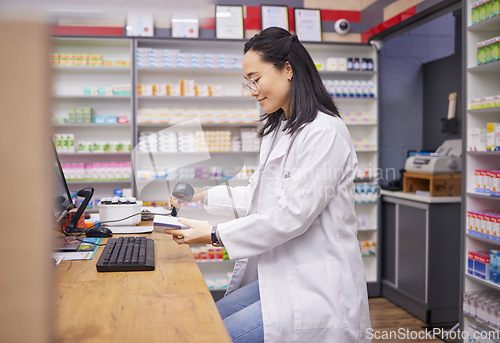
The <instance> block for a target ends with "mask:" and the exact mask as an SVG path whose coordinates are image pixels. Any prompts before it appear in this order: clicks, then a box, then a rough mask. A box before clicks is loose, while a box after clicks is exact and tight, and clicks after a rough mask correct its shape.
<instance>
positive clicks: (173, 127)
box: [133, 38, 260, 292]
mask: <svg viewBox="0 0 500 343" xmlns="http://www.w3.org/2000/svg"><path fill="white" fill-rule="evenodd" d="M138 49H140V50H138ZM147 49H150V50H147ZM172 49H173V50H178V53H180V54H179V55H178V54H176V53H175V52H172ZM160 50H161V52H160ZM242 50H243V41H221V40H204V39H198V40H187V39H186V40H184V39H148V38H143V39H135V40H134V60H135V63H134V66H135V68H134V79H135V87H134V88H135V89H133V92H134V94H135V98H136V102H135V109H134V110H135V113H136V118H135V132H136V138H137V142H139V141H140V140H141V135H143V134H144V133H148V134H150V133H153V134H154V133H158V135H157V137H158V140H159V141H160V140H161V138H160V137H161V135H160V133H161V134H164V133H165V135H170V136H172V133H174V134H176V135H177V137H178V144H181V136H182V135H184V133H186V132H193V131H199V130H203V131H204V132H205V133H206V134H208V132H212V131H213V132H217V131H229V132H230V134H231V141H233V139H234V138H235V137H237V138H239V139H240V142H242V136H241V131H240V130H241V129H254V130H256V129H257V128H258V125H259V123H258V122H257V121H258V119H259V115H260V107H259V106H258V104H257V102H256V101H255V98H253V97H250V96H244V95H242V92H241V83H242V82H243V81H244V79H243V70H242V69H241V58H242V57H243V54H242ZM139 51H140V52H139ZM148 51H149V52H148ZM169 51H170V52H169ZM144 52H146V53H150V54H152V55H153V60H155V62H158V63H160V65H158V66H157V67H148V66H147V65H146V66H145V65H141V63H142V59H141V56H142V55H141V54H142V53H144ZM213 52H216V53H213ZM170 53H173V55H171V56H170V55H168V56H167V54H170ZM187 54H196V55H187ZM209 54H210V56H209ZM219 54H224V55H225V56H221V55H219ZM231 56H234V57H238V58H240V63H239V65H238V64H234V65H233V66H234V68H232V67H231V68H229V69H228V68H225V69H224V68H217V67H216V66H217V65H215V66H212V67H210V68H206V67H203V66H202V67H200V68H192V67H190V66H189V65H187V66H185V68H180V67H168V68H167V67H162V65H163V64H165V63H170V62H172V63H174V64H176V63H177V64H178V63H184V62H186V60H183V59H184V58H188V59H191V60H190V61H189V63H191V61H193V62H195V59H198V58H200V59H201V60H203V62H202V63H205V62H207V61H209V59H211V58H214V59H215V61H217V60H218V59H220V58H228V60H227V64H224V65H231V63H233V61H235V60H236V61H237V59H235V58H233V57H231ZM201 60H200V61H201ZM207 63H208V62H207ZM181 80H182V81H181ZM181 82H182V87H184V85H187V87H186V88H181V89H182V93H181V94H175V87H177V86H179V87H180V85H181ZM184 82H185V83H184ZM192 84H194V85H195V86H196V87H198V89H197V90H196V93H190V89H191V88H190V87H191V86H192ZM150 85H154V87H156V88H155V89H158V87H159V86H162V85H168V87H169V91H170V90H171V89H174V92H173V94H172V95H149V94H148V95H145V94H144V93H143V91H142V89H143V88H142V87H145V89H147V88H148V87H150ZM139 86H140V87H141V94H139ZM207 87H208V88H209V90H210V92H214V93H210V94H212V95H210V96H207V95H208V94H204V93H203V92H206V91H207ZM199 89H200V90H199ZM198 91H200V92H201V94H200V95H195V94H198V93H197V92H198ZM184 92H185V93H184ZM159 94H165V93H161V92H160V93H159ZM167 94H170V93H167ZM148 108H160V109H165V111H164V112H165V114H164V115H167V116H168V115H170V113H172V111H170V109H180V111H179V110H177V112H176V113H177V116H179V114H180V115H186V119H184V120H185V121H190V120H193V119H194V120H195V121H194V124H192V125H190V124H189V123H187V124H185V123H184V122H182V120H183V119H182V118H181V119H180V120H179V118H177V120H175V121H173V123H168V122H166V123H154V120H153V123H141V119H140V118H139V117H138V116H139V114H143V113H144V112H145V111H146V112H147V110H148ZM141 109H142V110H141ZM183 109H186V110H183ZM187 109H189V111H191V113H193V109H194V112H195V113H199V114H200V115H201V114H202V112H203V111H206V109H212V112H214V113H215V114H214V115H217V113H216V112H217V111H216V110H215V109H217V110H219V109H222V110H223V112H224V113H225V114H227V115H232V114H233V113H234V112H235V111H234V110H235V109H236V110H238V111H253V112H254V113H255V119H254V122H250V123H249V122H240V120H238V122H234V123H231V120H220V119H219V121H223V122H217V120H215V122H210V123H203V120H202V119H201V118H200V120H199V122H196V119H197V118H196V117H194V118H193V116H192V115H187V113H188V111H187ZM152 112H153V113H155V112H154V111H152ZM242 113H243V112H242ZM245 113H246V112H245ZM153 115H154V114H153ZM165 121H166V120H165ZM235 121H236V120H235ZM183 142H184V143H185V141H183ZM232 143H233V142H231V146H232ZM242 143H243V142H242ZM258 146H260V144H259V145H258ZM242 147H243V144H242ZM136 150H137V152H136V153H135V154H134V156H133V159H134V163H135V166H136V168H137V170H144V169H145V170H148V169H151V168H153V166H154V168H156V169H157V170H163V169H170V168H178V169H183V168H196V167H197V166H200V167H210V168H212V167H215V168H221V169H225V168H229V169H231V166H233V167H237V168H253V167H256V166H257V164H258V156H259V151H258V150H255V151H226V152H222V151H221V152H208V151H206V152H181V151H179V152H165V153H163V152H158V153H156V152H152V153H147V152H142V151H139V150H140V149H136ZM179 150H181V149H180V146H179ZM238 150H240V149H238ZM179 182H187V183H190V184H192V185H193V186H194V187H207V186H208V187H211V186H215V185H218V184H225V183H229V184H230V185H238V186H242V185H246V184H248V178H246V179H244V178H243V179H231V180H227V179H225V178H219V177H217V178H214V177H211V178H208V179H201V178H200V179H183V178H180V179H162V180H137V181H136V187H137V192H138V194H140V197H141V199H143V200H160V199H166V198H165V194H162V193H165V192H167V191H168V189H172V187H174V186H175V185H176V184H177V183H179ZM145 185H146V186H145ZM181 211H182V212H181V213H183V214H184V215H186V216H187V217H189V218H193V219H202V220H207V221H209V222H210V223H212V224H217V223H219V222H224V221H227V220H230V219H232V218H230V217H228V218H225V217H220V216H213V215H209V214H207V213H206V211H205V210H204V209H203V207H189V208H183V209H182V210H181ZM233 265H234V263H233V262H227V261H216V262H210V263H199V266H200V270H201V271H202V273H203V275H204V277H205V280H206V281H207V285H209V286H210V289H211V290H213V291H215V292H216V291H217V290H224V289H225V287H226V286H223V287H220V285H221V282H222V283H226V284H227V274H228V273H230V272H231V271H232V269H233ZM214 280H216V282H214ZM214 284H215V285H218V286H217V287H215V288H214V287H213V285H214Z"/></svg>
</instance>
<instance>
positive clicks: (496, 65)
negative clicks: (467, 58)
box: [468, 61, 500, 73]
mask: <svg viewBox="0 0 500 343" xmlns="http://www.w3.org/2000/svg"><path fill="white" fill-rule="evenodd" d="M468 71H469V72H471V73H476V72H477V73H480V72H484V73H486V72H500V61H495V62H490V63H486V64H481V65H478V66H474V67H469V68H468Z"/></svg>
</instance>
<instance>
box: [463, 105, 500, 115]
mask: <svg viewBox="0 0 500 343" xmlns="http://www.w3.org/2000/svg"><path fill="white" fill-rule="evenodd" d="M467 112H469V114H481V113H500V106H497V107H487V108H476V109H473V110H471V109H469V110H467Z"/></svg>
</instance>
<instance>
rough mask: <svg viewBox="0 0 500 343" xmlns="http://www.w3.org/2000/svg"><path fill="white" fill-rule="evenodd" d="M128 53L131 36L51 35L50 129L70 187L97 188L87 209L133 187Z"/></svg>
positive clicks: (130, 67) (130, 66) (130, 45)
mask: <svg viewBox="0 0 500 343" xmlns="http://www.w3.org/2000/svg"><path fill="white" fill-rule="evenodd" d="M131 52H132V44H131V41H130V40H129V39H120V38H116V39H108V38H106V39H104V38H63V37H56V38H53V39H52V47H51V71H52V85H51V86H52V94H53V97H52V118H53V126H52V127H53V133H54V136H55V138H56V145H57V148H58V151H59V156H60V160H61V163H62V165H63V169H64V172H65V174H66V178H67V179H68V184H69V187H70V189H71V190H72V191H78V190H79V189H81V188H83V187H85V186H86V185H88V184H92V186H93V187H94V188H95V194H94V197H93V201H92V202H91V204H90V209H91V210H97V203H98V199H100V198H101V197H105V196H110V194H113V191H114V189H117V188H119V189H122V188H128V189H131V187H132V178H131V174H132V167H131V153H130V151H131V145H132V124H131V123H132V116H133V107H132V104H133V98H132V94H131V92H130V89H131V86H132V64H131V56H132V54H131ZM96 200H97V201H96Z"/></svg>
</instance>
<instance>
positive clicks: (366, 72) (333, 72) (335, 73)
mask: <svg viewBox="0 0 500 343" xmlns="http://www.w3.org/2000/svg"><path fill="white" fill-rule="evenodd" d="M318 72H319V75H320V76H321V77H329V76H346V77H348V76H374V75H375V74H376V72H375V71H373V70H347V71H340V70H318Z"/></svg>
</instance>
